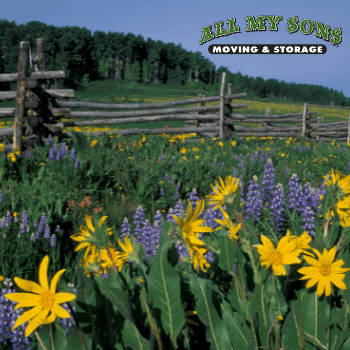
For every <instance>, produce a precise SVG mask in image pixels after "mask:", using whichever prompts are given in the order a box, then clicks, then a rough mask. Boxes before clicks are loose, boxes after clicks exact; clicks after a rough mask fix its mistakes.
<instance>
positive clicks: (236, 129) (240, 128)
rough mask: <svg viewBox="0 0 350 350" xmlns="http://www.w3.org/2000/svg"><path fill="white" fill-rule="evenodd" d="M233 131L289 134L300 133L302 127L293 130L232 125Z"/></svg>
mask: <svg viewBox="0 0 350 350" xmlns="http://www.w3.org/2000/svg"><path fill="white" fill-rule="evenodd" d="M234 129H235V131H238V132H239V133H240V132H291V131H300V133H301V131H302V127H301V126H299V127H293V128H288V129H286V128H272V127H262V128H246V127H244V126H240V125H234Z"/></svg>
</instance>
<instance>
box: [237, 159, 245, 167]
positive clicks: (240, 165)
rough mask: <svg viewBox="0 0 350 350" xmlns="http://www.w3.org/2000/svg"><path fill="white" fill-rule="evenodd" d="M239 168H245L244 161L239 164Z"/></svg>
mask: <svg viewBox="0 0 350 350" xmlns="http://www.w3.org/2000/svg"><path fill="white" fill-rule="evenodd" d="M238 166H239V167H240V168H241V169H242V168H243V167H244V161H243V160H241V162H240V163H239V164H238Z"/></svg>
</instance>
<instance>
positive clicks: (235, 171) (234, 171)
mask: <svg viewBox="0 0 350 350" xmlns="http://www.w3.org/2000/svg"><path fill="white" fill-rule="evenodd" d="M232 177H237V169H235V170H233V173H232Z"/></svg>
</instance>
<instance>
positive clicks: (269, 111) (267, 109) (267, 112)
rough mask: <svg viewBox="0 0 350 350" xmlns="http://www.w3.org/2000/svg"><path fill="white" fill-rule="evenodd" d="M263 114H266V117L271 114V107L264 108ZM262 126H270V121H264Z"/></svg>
mask: <svg viewBox="0 0 350 350" xmlns="http://www.w3.org/2000/svg"><path fill="white" fill-rule="evenodd" d="M265 115H266V118H268V116H269V115H271V108H270V107H269V108H266V111H265ZM263 126H264V127H265V128H266V127H267V126H271V124H270V123H264V124H263Z"/></svg>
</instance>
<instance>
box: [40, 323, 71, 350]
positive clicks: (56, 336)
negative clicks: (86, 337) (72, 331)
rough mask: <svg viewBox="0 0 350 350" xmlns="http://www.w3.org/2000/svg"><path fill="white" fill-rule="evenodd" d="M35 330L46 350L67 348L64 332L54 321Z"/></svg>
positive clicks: (63, 349) (64, 349)
mask: <svg viewBox="0 0 350 350" xmlns="http://www.w3.org/2000/svg"><path fill="white" fill-rule="evenodd" d="M37 332H38V335H39V337H40V339H41V341H42V342H43V344H44V346H45V347H46V349H47V350H66V349H68V348H67V336H66V332H65V330H64V329H63V328H60V327H59V328H58V327H57V326H56V325H55V323H49V324H44V325H42V326H41V329H39V330H38V331H37Z"/></svg>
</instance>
